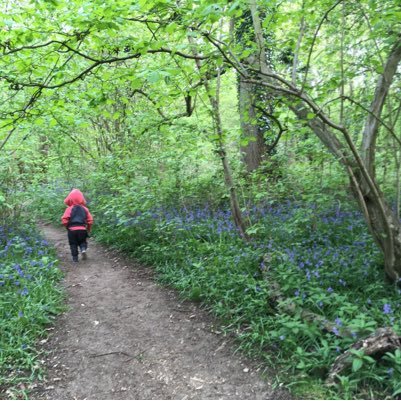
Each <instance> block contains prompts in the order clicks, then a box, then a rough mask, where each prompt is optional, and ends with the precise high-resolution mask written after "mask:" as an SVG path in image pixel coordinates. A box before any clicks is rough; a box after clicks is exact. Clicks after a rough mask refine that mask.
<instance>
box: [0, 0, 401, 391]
mask: <svg viewBox="0 0 401 401" xmlns="http://www.w3.org/2000/svg"><path fill="white" fill-rule="evenodd" d="M0 21H1V23H0V26H1V31H0V49H1V55H0V85H1V109H0V119H1V121H0V183H1V187H0V206H1V216H0V217H1V221H2V231H1V240H2V241H3V243H4V246H5V250H4V251H3V253H2V254H1V257H2V258H3V259H2V265H1V269H2V271H1V272H0V273H1V279H2V280H3V281H1V282H0V283H1V284H0V287H1V288H0V291H1V292H0V296H1V298H0V302H2V303H3V304H4V305H5V304H7V308H8V309H3V311H2V312H0V313H2V315H1V317H2V323H1V324H2V325H3V329H4V330H5V328H7V330H14V331H9V333H13V334H10V335H7V336H4V335H3V337H2V342H3V345H2V351H3V352H2V356H1V358H2V361H3V368H2V371H1V374H2V380H3V383H6V385H10V384H15V383H16V382H18V381H21V373H20V372H19V373H18V369H20V367H21V366H23V367H24V368H29V369H31V370H32V371H33V372H35V369H37V367H36V365H35V357H34V355H35V346H34V341H35V338H36V337H35V336H37V335H39V334H40V333H42V332H43V328H42V327H43V324H46V322H48V319H50V318H51V315H52V314H54V313H57V311H58V310H59V308H60V302H61V300H60V299H61V298H60V297H61V296H60V294H59V292H58V290H54V280H55V281H57V280H58V279H59V274H58V273H57V272H56V271H54V272H53V271H52V273H51V274H49V272H48V271H49V269H47V270H46V271H47V273H46V275H48V276H49V277H47V276H46V275H45V276H43V274H42V273H43V272H42V270H43V269H42V267H43V265H46V266H49V265H50V266H54V265H55V264H56V263H57V262H56V261H55V259H54V256H52V253H51V250H47V248H46V250H44V248H43V247H47V244H43V243H42V242H40V241H38V240H37V239H35V237H34V236H33V237H29V238H27V237H24V235H25V234H23V233H22V232H24V233H26V232H27V230H28V231H29V230H31V228H29V229H28V228H26V226H25V225H24V224H25V223H26V222H27V220H29V218H39V217H40V218H42V219H43V218H45V219H49V220H51V221H54V222H55V223H58V222H59V218H60V215H61V214H62V212H63V203H62V201H63V199H64V197H65V196H66V194H67V193H68V191H69V190H70V189H71V188H72V187H77V188H80V189H81V190H82V191H83V192H84V193H85V195H86V197H87V199H88V201H89V207H90V209H91V211H92V212H93V214H94V216H95V219H96V227H95V231H94V236H95V237H96V239H97V240H99V241H102V242H104V243H106V244H108V245H110V246H113V247H116V248H118V249H120V250H122V251H124V252H126V253H128V254H130V255H132V256H134V257H135V258H137V259H139V260H141V261H143V262H146V263H148V264H151V265H152V266H154V267H155V269H156V270H157V271H158V273H159V277H160V279H161V281H163V282H165V283H167V284H169V285H171V286H173V287H175V288H177V289H178V290H179V291H180V292H181V293H182V295H183V296H185V297H188V298H190V299H192V300H194V301H196V302H202V304H203V305H204V306H205V307H207V308H209V309H210V310H212V311H213V313H214V314H215V315H216V316H218V317H219V319H220V321H221V324H222V326H223V327H224V330H225V331H226V332H227V333H230V334H233V335H235V336H236V337H237V338H238V344H239V347H240V348H241V349H242V350H243V351H245V352H248V353H250V354H251V355H254V356H255V357H256V358H258V360H261V361H263V363H264V364H265V366H271V365H272V364H274V365H275V366H278V367H279V372H280V373H279V374H278V377H277V383H285V385H287V386H289V387H290V388H291V389H292V391H293V392H294V394H298V395H300V396H304V397H305V396H306V397H307V398H331V397H333V398H338V397H344V398H358V397H362V398H381V397H383V398H384V397H396V396H397V395H398V394H400V393H401V384H400V383H401V380H400V378H401V352H400V349H399V346H400V342H399V338H398V335H399V334H400V333H401V328H400V308H399V306H400V302H399V296H400V290H399V288H398V282H399V277H400V275H401V234H400V228H401V227H400V218H399V213H400V194H401V188H400V187H401V179H400V173H401V154H400V144H401V135H400V118H399V117H400V112H401V93H400V69H399V62H400V59H401V36H400V32H401V30H400V27H401V6H400V5H399V2H398V1H396V0H394V1H392V0H386V1H381V2H377V1H374V0H360V1H356V2H348V1H341V0H338V1H333V0H318V1H313V2H312V1H309V0H299V1H298V0H295V1H294V0H291V1H290V0H288V1H287V0H282V1H274V0H265V1H260V2H259V1H256V0H248V1H243V0H239V1H213V2H212V1H206V0H197V1H195V0H186V1H185V0H182V1H180V0H176V1H170V0H160V1H154V0H151V1H142V0H140V1H136V2H129V1H126V0H118V1H96V0H90V1H83V0H82V1H78V0H74V1H64V0H49V1H44V0H32V1H28V0H26V1H22V0H20V1H15V0H13V1H4V6H3V7H2V10H1V11H0ZM28 216H29V218H28ZM19 219H22V221H24V222H25V223H24V224H22V223H21V222H20V220H19ZM21 230H22V231H21ZM24 230H25V231H24ZM35 247H36V248H35ZM27 249H28V251H27ZM16 257H18V258H19V259H18V260H19V263H18V264H17V265H18V266H19V269H22V270H21V272H20V270H18V268H16V267H15V266H16V265H15V263H16V260H15V258H16ZM35 258H36V259H35ZM44 258H46V259H44ZM32 262H35V263H34V264H32ZM28 263H29V266H30V267H29V269H33V267H32V266H34V267H35V268H37V269H38V270H37V272H36V271H35V272H33V273H32V272H31V273H29V274H28V273H27V270H29V269H28V267H27V266H28ZM41 263H42V266H41V265H40V264H41ZM21 266H22V268H21ZM24 266H25V267H24ZM24 269H25V270H26V271H25V270H24ZM16 275H18V276H19V280H17V282H18V284H15V283H16V280H15V277H16ZM36 275H37V276H36ZM28 276H30V277H28ZM39 276H40V277H41V278H40V280H39V279H37V278H35V277H39ZM43 277H44V278H43ZM21 280H22V281H21ZM24 280H25V281H24ZM48 280H50V281H48ZM52 280H53V281H52ZM45 281H46V283H47V284H44V282H45ZM21 283H22V284H21ZM30 283H31V284H30ZM30 285H32V286H33V288H36V289H37V292H38V293H39V292H40V291H39V290H41V291H42V293H43V286H45V285H48V293H49V299H51V300H52V305H54V307H53V306H52V307H50V306H49V305H50V304H49V305H47V311H48V313H47V315H46V317H43V319H42V320H41V321H40V322H39V321H38V331H37V332H36V333H33V334H34V336H33V337H29V336H28V335H27V334H26V331H27V327H28V326H29V325H30V324H32V321H33V320H32V319H37V317H34V316H37V311H36V309H34V306H33V305H34V304H35V302H39V301H37V300H36V301H35V297H34V291H33V292H32V291H31V290H30V287H29V286H30ZM22 287H23V289H22V290H21V288H22ZM25 290H26V291H25ZM54 291H55V292H54ZM46 293H47V291H46ZM10 297H11V298H12V299H15V302H10V299H11V298H10ZM6 300H7V301H6ZM42 301H43V300H42ZM42 301H41V302H42ZM24 308H25V309H24ZM30 308H32V309H30ZM41 308H42V309H43V304H42V305H41ZM23 310H24V311H23ZM26 310H31V320H29V319H27V318H26ZM21 315H22V316H21ZM49 316H50V317H49ZM39 320H40V319H39ZM10 327H12V329H11V328H10ZM379 329H382V331H380V330H379ZM383 330H384V331H383ZM3 332H4V331H3ZM383 332H384V333H385V336H387V337H385V338H387V339H391V340H393V343H394V344H395V345H394V344H393V346H388V344H389V342H387V343H386V346H387V348H380V349H379V350H377V349H376V352H375V353H373V352H372V354H371V355H369V354H366V352H365V353H364V352H363V351H362V350H360V349H359V350H358V349H357V348H358V347H355V344H358V341H360V340H362V339H364V338H366V337H367V336H369V335H370V336H373V337H372V338H374V340H375V341H376V340H378V338H379V337H380V335H381V334H383ZM38 333H39V334H38ZM389 341H390V340H389ZM27 343H30V344H31V345H29V344H28V346H27ZM376 344H377V341H376ZM16 355H18V357H16ZM341 355H342V356H343V358H340V360H338V359H337V357H339V356H341ZM336 361H337V363H338V362H340V365H341V366H339V365H338V364H337V365H336V364H335V362H336Z"/></svg>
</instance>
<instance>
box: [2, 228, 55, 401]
mask: <svg viewBox="0 0 401 401" xmlns="http://www.w3.org/2000/svg"><path fill="white" fill-rule="evenodd" d="M0 248H1V251H0V394H3V395H4V394H5V391H6V390H8V396H9V397H10V398H16V397H17V395H18V396H21V394H22V395H24V392H25V391H26V389H27V388H28V387H27V386H28V384H29V383H31V382H32V381H33V380H34V379H35V378H38V377H41V375H42V366H41V364H40V362H39V359H38V355H39V354H38V344H37V342H38V340H39V339H40V338H42V339H43V338H44V337H46V335H47V331H46V328H47V327H48V326H49V324H51V323H52V322H53V319H54V316H55V315H56V314H58V313H60V311H61V310H62V306H61V302H62V298H63V293H62V290H61V289H60V288H59V287H58V282H59V281H60V279H61V272H60V270H59V269H58V268H57V260H56V257H55V254H54V251H53V249H52V248H50V247H49V245H48V243H47V242H46V241H45V240H43V239H41V238H40V235H39V234H38V232H37V231H36V229H35V228H34V227H32V226H30V225H29V226H28V225H25V224H22V223H17V222H14V224H13V225H5V226H4V225H2V226H0ZM22 383H25V384H27V385H26V386H25V387H24V386H23V385H22ZM23 388H25V390H23ZM25 396H26V394H25Z"/></svg>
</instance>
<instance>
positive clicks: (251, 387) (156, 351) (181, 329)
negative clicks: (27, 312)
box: [31, 225, 288, 399]
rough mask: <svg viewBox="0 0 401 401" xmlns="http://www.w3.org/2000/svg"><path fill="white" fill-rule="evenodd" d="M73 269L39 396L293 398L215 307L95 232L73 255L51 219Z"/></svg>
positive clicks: (51, 230) (49, 233)
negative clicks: (239, 347) (240, 348)
mask: <svg viewBox="0 0 401 401" xmlns="http://www.w3.org/2000/svg"><path fill="white" fill-rule="evenodd" d="M42 231H43V234H44V236H45V237H46V238H47V239H48V240H49V241H50V242H52V243H53V244H54V245H55V247H56V249H57V252H58V257H59V259H60V267H61V269H62V270H64V271H65V279H64V281H63V285H64V286H65V288H66V291H67V297H68V298H67V303H68V306H69V310H68V311H67V312H65V313H63V314H62V315H61V316H60V317H59V318H58V319H57V320H56V323H55V327H54V330H52V334H51V335H50V337H49V339H48V341H47V342H46V343H45V344H44V348H45V351H48V352H49V353H48V355H47V356H46V359H45V360H44V364H45V366H46V369H47V372H48V373H47V378H46V381H44V382H41V383H39V384H38V385H37V387H36V389H35V390H34V393H33V394H31V398H33V399H287V398H288V394H287V393H286V392H285V391H284V390H281V389H279V390H273V389H272V388H271V385H270V383H269V381H268V379H262V378H261V371H260V370H258V368H257V365H255V363H254V362H252V361H250V360H248V359H246V358H244V357H243V356H241V355H240V354H239V353H235V354H234V351H235V344H233V343H232V341H231V340H230V339H228V338H227V337H224V336H223V335H221V334H219V333H218V330H217V329H216V327H215V322H214V321H213V319H212V318H211V317H210V315H209V314H208V313H207V312H206V311H204V310H202V309H201V308H199V307H198V306H197V305H196V304H193V303H190V302H183V301H182V300H180V298H179V297H178V296H177V294H176V292H174V291H172V290H169V289H167V288H163V287H161V286H159V285H158V284H157V282H156V281H155V280H154V279H153V277H152V270H151V269H149V268H147V267H143V266H140V265H137V264H135V262H133V261H127V260H125V259H124V258H123V257H122V256H121V255H118V254H116V253H115V252H111V251H108V250H106V249H105V248H103V247H102V246H100V245H98V244H96V243H95V242H94V241H93V240H90V243H89V250H88V259H87V260H86V261H80V262H79V263H78V264H73V263H71V262H70V252H69V247H68V244H67V238H66V232H65V230H63V229H59V228H55V227H52V226H50V225H43V226H42Z"/></svg>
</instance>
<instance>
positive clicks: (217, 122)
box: [188, 36, 249, 240]
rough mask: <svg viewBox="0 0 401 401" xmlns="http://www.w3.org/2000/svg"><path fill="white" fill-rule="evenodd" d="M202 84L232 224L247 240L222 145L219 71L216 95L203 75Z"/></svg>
mask: <svg viewBox="0 0 401 401" xmlns="http://www.w3.org/2000/svg"><path fill="white" fill-rule="evenodd" d="M188 41H189V42H190V43H191V44H192V45H193V43H194V42H193V40H192V38H191V37H190V36H189V37H188ZM193 52H194V53H195V54H196V48H195V47H194V48H193ZM195 63H196V66H197V68H198V70H199V71H200V70H201V67H202V66H201V63H200V60H195ZM203 85H204V87H205V89H206V93H207V96H208V99H209V102H210V106H211V108H212V110H211V114H212V119H213V122H214V127H215V130H216V134H217V138H218V140H217V143H218V148H217V153H218V154H219V156H220V158H221V162H222V165H223V172H224V181H225V184H226V187H227V188H228V190H229V193H230V208H231V213H232V217H233V220H234V224H235V226H236V227H237V229H238V231H239V233H240V235H241V237H242V238H244V239H245V240H249V237H248V234H247V233H246V228H247V227H246V224H245V221H244V219H243V217H242V213H241V208H240V206H239V202H238V196H237V189H236V187H235V185H234V180H233V176H232V173H231V168H230V165H229V162H228V159H227V154H226V150H225V146H224V135H223V125H222V122H221V115H220V104H219V93H220V73H219V74H218V76H217V88H216V95H215V96H213V95H212V94H211V93H212V91H211V89H210V85H209V81H208V79H207V77H206V76H205V77H203Z"/></svg>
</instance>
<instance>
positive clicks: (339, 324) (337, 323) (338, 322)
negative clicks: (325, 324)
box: [335, 317, 343, 327]
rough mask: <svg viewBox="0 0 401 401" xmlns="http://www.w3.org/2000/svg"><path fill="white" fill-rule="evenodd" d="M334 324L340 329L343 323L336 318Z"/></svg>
mask: <svg viewBox="0 0 401 401" xmlns="http://www.w3.org/2000/svg"><path fill="white" fill-rule="evenodd" d="M335 323H336V325H337V326H339V327H341V326H342V325H343V322H342V321H341V319H340V318H339V317H337V318H336V320H335Z"/></svg>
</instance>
